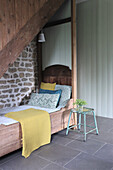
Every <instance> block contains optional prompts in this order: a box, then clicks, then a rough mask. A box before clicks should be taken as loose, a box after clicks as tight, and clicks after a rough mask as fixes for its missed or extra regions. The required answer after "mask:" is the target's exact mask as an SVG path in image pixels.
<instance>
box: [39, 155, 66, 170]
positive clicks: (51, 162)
mask: <svg viewBox="0 0 113 170" xmlns="http://www.w3.org/2000/svg"><path fill="white" fill-rule="evenodd" d="M39 157H40V158H41V159H44V160H46V161H49V162H50V163H49V164H48V165H46V166H49V165H51V164H55V165H58V166H60V167H63V166H61V165H59V164H57V163H56V162H53V161H51V160H49V159H46V158H44V157H42V156H39ZM43 168H45V167H43ZM63 168H64V167H63ZM66 169H67V168H66Z"/></svg>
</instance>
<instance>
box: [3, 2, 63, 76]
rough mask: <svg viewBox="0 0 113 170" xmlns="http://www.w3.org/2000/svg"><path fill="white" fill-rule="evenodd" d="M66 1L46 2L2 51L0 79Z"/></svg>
mask: <svg viewBox="0 0 113 170" xmlns="http://www.w3.org/2000/svg"><path fill="white" fill-rule="evenodd" d="M32 1H33V0H32ZM64 1H65V0H46V1H45V3H44V4H43V6H42V7H41V8H40V9H39V10H38V11H37V12H36V13H35V15H33V16H32V17H31V19H29V20H28V22H27V23H26V24H25V25H24V26H23V27H22V28H21V29H20V30H19V32H18V33H17V34H16V35H15V36H14V37H13V38H12V39H11V41H9V42H8V43H7V44H6V46H5V47H4V48H3V49H2V50H1V51H0V77H2V76H3V74H4V73H5V72H6V71H7V69H8V65H9V64H10V63H13V62H14V61H15V60H16V58H17V57H18V56H19V54H20V53H21V52H22V50H23V49H24V48H25V47H26V46H27V45H28V43H29V42H31V41H32V39H33V38H34V37H35V36H36V35H37V34H38V33H39V31H40V30H41V29H42V28H43V27H44V25H45V24H46V23H47V22H48V20H49V19H50V18H51V17H52V16H53V15H54V14H55V12H56V11H57V10H58V8H59V7H60V6H61V5H62V4H63V2H64Z"/></svg>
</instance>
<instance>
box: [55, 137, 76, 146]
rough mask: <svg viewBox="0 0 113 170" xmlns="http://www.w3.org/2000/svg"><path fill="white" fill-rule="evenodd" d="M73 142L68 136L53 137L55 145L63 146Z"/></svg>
mask: <svg viewBox="0 0 113 170" xmlns="http://www.w3.org/2000/svg"><path fill="white" fill-rule="evenodd" d="M72 141H73V139H69V138H68V137H66V135H65V136H64V137H63V136H60V135H53V137H52V142H53V143H56V144H60V145H63V146H64V145H66V144H68V143H70V142H72Z"/></svg>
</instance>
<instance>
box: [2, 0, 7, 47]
mask: <svg viewBox="0 0 113 170" xmlns="http://www.w3.org/2000/svg"><path fill="white" fill-rule="evenodd" d="M6 7H7V0H4V1H3V0H1V2H0V10H1V18H2V25H1V26H2V29H1V28H0V29H1V30H2V39H1V41H2V47H4V46H5V44H7V42H8V41H7V17H6V16H7V9H6Z"/></svg>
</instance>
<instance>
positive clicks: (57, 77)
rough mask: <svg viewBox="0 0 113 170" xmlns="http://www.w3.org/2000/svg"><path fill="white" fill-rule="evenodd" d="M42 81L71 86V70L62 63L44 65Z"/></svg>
mask: <svg viewBox="0 0 113 170" xmlns="http://www.w3.org/2000/svg"><path fill="white" fill-rule="evenodd" d="M42 81H43V82H45V83H57V84H61V85H70V86H71V84H72V82H71V81H72V79H71V70H70V69H69V67H68V66H64V65H52V66H49V67H46V68H45V70H44V71H43V72H42Z"/></svg>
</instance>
